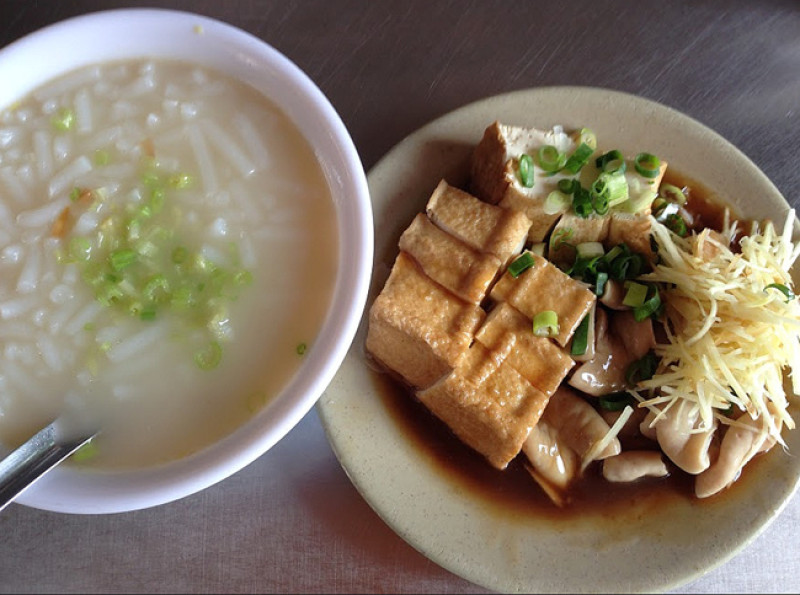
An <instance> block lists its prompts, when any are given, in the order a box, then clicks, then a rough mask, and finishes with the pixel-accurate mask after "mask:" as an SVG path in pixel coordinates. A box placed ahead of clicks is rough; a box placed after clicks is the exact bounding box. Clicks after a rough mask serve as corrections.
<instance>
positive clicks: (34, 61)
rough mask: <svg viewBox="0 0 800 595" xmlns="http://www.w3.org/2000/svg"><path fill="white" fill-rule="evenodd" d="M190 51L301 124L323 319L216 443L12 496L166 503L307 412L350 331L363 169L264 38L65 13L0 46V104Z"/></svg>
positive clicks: (213, 27) (362, 235)
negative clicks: (125, 64)
mask: <svg viewBox="0 0 800 595" xmlns="http://www.w3.org/2000/svg"><path fill="white" fill-rule="evenodd" d="M141 57H151V58H165V59H180V60H187V61H190V62H193V63H196V64H199V65H202V66H206V67H211V68H215V69H217V70H220V71H223V72H226V73H228V74H229V75H231V76H234V77H236V78H238V79H240V80H242V81H244V82H246V83H248V84H250V85H251V86H252V87H254V88H255V89H257V90H258V91H260V92H261V93H263V94H264V95H265V96H266V97H267V98H269V99H270V100H271V101H272V102H273V103H275V104H276V105H277V106H278V107H279V108H281V109H282V110H283V111H284V112H285V113H286V114H287V115H288V117H289V118H290V119H291V120H292V121H293V122H294V124H295V125H296V126H297V127H298V128H299V130H300V132H301V133H302V134H303V135H304V136H305V137H306V139H307V140H308V141H309V143H310V145H311V147H312V148H313V150H314V153H315V155H316V157H317V159H318V161H319V163H320V166H321V167H322V169H323V171H324V176H325V178H326V180H327V182H328V185H329V187H330V191H331V195H332V198H333V201H334V204H335V208H336V211H337V216H338V235H339V261H338V264H339V270H338V274H337V279H336V285H335V288H334V290H333V295H332V298H331V305H330V307H329V310H328V314H327V317H326V318H325V321H324V323H323V326H322V328H321V330H320V332H319V335H318V336H317V338H316V340H315V346H314V349H313V350H310V351H309V352H308V353H307V354H306V356H305V358H304V361H303V364H302V367H301V369H300V370H299V373H298V374H296V375H295V376H294V378H293V379H292V380H291V381H290V382H289V384H288V385H287V386H286V387H285V388H284V389H283V390H282V392H280V394H279V395H277V396H276V397H275V398H274V399H272V400H271V401H270V402H269V403H268V405H266V406H265V407H264V408H263V409H262V410H261V411H259V412H258V413H257V414H255V415H254V416H253V417H251V418H250V419H249V420H248V421H247V422H246V423H245V424H244V425H243V426H242V427H240V428H238V430H236V431H235V432H233V433H232V434H230V435H228V436H227V437H226V438H224V439H223V440H221V441H219V442H218V443H216V444H213V445H212V446H210V447H208V448H206V449H205V450H202V451H200V452H197V453H195V454H194V455H191V456H190V457H187V458H184V459H181V460H178V461H175V462H173V463H169V464H166V465H164V466H160V467H157V468H152V469H142V470H136V471H126V472H85V471H81V470H76V469H74V468H71V467H64V466H61V467H56V468H55V469H53V470H52V471H50V472H49V473H47V474H46V475H45V476H43V477H42V478H41V479H40V480H39V481H37V482H36V483H35V484H33V485H32V486H31V487H30V488H29V489H28V490H26V491H25V492H23V493H22V494H20V496H19V497H18V498H17V500H16V501H17V502H19V503H22V504H24V505H27V506H31V507H35V508H41V509H45V510H51V511H56V512H67V513H81V514H96V513H115V512H123V511H131V510H137V509H142V508H147V507H151V506H156V505H160V504H164V503H167V502H170V501H173V500H176V499H179V498H182V497H185V496H188V495H190V494H193V493H195V492H198V491H200V490H203V489H205V488H207V487H209V486H211V485H213V484H215V483H217V482H219V481H221V480H223V479H225V478H226V477H228V476H230V475H231V474H233V473H235V472H236V471H238V470H240V469H242V468H243V467H245V466H246V465H248V464H250V463H251V462H253V461H254V460H255V459H257V458H258V457H259V456H261V455H262V454H264V453H265V452H266V451H267V450H269V449H270V448H271V447H272V446H273V445H274V444H275V443H276V442H278V441H279V440H280V439H281V438H282V437H283V436H284V435H285V434H287V433H288V432H289V430H290V429H291V428H293V427H294V426H295V425H296V424H297V423H298V422H299V421H300V420H301V419H302V418H303V417H304V416H305V415H306V413H307V412H308V411H309V410H310V409H311V407H312V406H313V405H314V404H315V403H316V401H317V399H318V398H319V397H320V395H321V394H322V392H323V391H324V390H325V388H326V387H327V386H328V384H329V383H330V381H331V380H332V379H333V377H334V375H335V373H336V371H337V370H338V368H339V366H340V364H341V363H342V360H343V359H344V356H345V354H346V352H347V350H348V348H349V346H350V344H351V342H352V340H353V337H354V335H355V332H356V329H357V326H358V322H359V320H360V317H361V314H362V311H363V308H364V304H365V300H366V295H367V290H368V285H369V280H370V274H371V268H372V254H373V227H372V210H371V204H370V199H369V192H368V188H367V182H366V176H365V174H364V170H363V167H362V164H361V161H360V159H359V156H358V153H357V151H356V149H355V147H354V145H353V142H352V139H351V138H350V136H349V134H348V132H347V130H346V129H345V126H344V125H343V123H342V121H341V119H340V118H339V116H338V114H337V113H336V111H335V110H334V108H333V107H332V106H331V104H330V103H329V101H328V100H327V98H326V97H325V96H324V95H323V93H322V92H321V91H320V89H319V88H318V87H317V86H316V85H315V84H314V83H313V82H312V81H311V80H310V79H309V77H308V76H307V75H306V74H304V73H303V72H302V71H301V70H300V69H299V68H298V67H297V66H296V65H295V64H293V63H292V62H291V61H290V60H289V59H287V58H286V57H285V56H283V55H282V54H281V53H279V52H278V51H276V50H275V49H274V48H272V47H271V46H269V45H268V44H267V43H265V42H263V41H262V40H260V39H258V38H256V37H254V36H252V35H250V34H248V33H246V32H244V31H242V30H240V29H237V28H235V27H233V26H231V25H228V24H226V23H223V22H220V21H217V20H214V19H210V18H207V17H203V16H199V15H196V14H191V13H187V12H178V11H171V10H161V9H123V10H111V11H104V12H97V13H92V14H87V15H84V16H79V17H76V18H72V19H68V20H65V21H63V22H60V23H57V24H54V25H51V26H48V27H46V28H44V29H41V30H39V31H37V32H34V33H32V34H30V35H28V36H26V37H24V38H22V39H20V40H18V41H15V42H13V43H12V44H10V45H8V46H7V47H5V48H3V49H2V50H0V80H1V81H3V83H2V85H0V107H5V106H8V105H10V104H12V103H13V102H14V101H17V100H19V99H21V98H23V97H24V96H26V95H27V94H28V93H29V92H31V91H33V90H34V89H36V88H37V87H38V86H40V85H41V84H43V83H45V82H47V81H48V80H50V79H52V78H54V77H56V76H58V75H60V74H63V73H65V72H67V71H69V70H72V69H75V68H78V67H81V66H85V65H89V64H94V63H99V62H106V61H111V60H119V59H129V58H141Z"/></svg>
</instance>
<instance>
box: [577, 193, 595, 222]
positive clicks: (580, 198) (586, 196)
mask: <svg viewBox="0 0 800 595" xmlns="http://www.w3.org/2000/svg"><path fill="white" fill-rule="evenodd" d="M572 210H573V211H575V214H576V215H577V216H578V217H582V218H584V219H585V218H586V217H588V216H589V215H591V214H592V213H593V212H594V206H593V205H592V195H591V194H590V193H589V191H588V190H586V189H585V188H581V187H580V186H579V187H578V188H577V189H576V190H575V194H573V195H572Z"/></svg>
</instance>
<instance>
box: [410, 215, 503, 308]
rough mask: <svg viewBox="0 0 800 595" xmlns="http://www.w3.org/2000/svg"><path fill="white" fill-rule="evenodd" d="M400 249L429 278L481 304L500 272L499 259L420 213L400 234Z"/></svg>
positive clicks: (469, 300)
mask: <svg viewBox="0 0 800 595" xmlns="http://www.w3.org/2000/svg"><path fill="white" fill-rule="evenodd" d="M399 245H400V250H402V251H404V252H406V253H407V254H409V255H410V256H411V257H413V258H414V260H416V261H417V263H418V264H419V266H420V267H422V270H423V271H424V272H425V274H426V275H428V277H430V278H431V279H433V280H434V281H436V282H437V283H439V284H440V285H443V286H444V287H446V288H447V289H449V290H450V291H452V292H453V293H454V294H456V295H457V296H458V297H460V298H461V299H463V300H466V301H468V302H470V303H473V304H476V305H477V304H480V302H481V301H482V300H483V298H484V297H486V291H487V290H488V289H489V284H490V283H492V281H494V280H495V278H496V277H497V275H498V272H499V271H500V265H501V262H500V259H499V258H497V257H496V256H494V255H493V254H486V253H483V252H480V251H478V250H476V249H475V248H473V247H471V246H468V245H467V244H465V243H464V242H462V241H461V240H459V239H458V238H456V237H455V236H452V235H450V234H449V233H447V232H446V231H443V230H441V229H440V228H439V227H437V226H436V225H434V224H433V223H432V222H431V220H430V219H428V217H427V216H426V215H424V214H423V213H419V214H418V215H417V216H416V217H414V220H413V221H412V222H411V225H409V226H408V227H407V228H406V230H405V231H404V232H403V234H402V235H401V236H400V243H399Z"/></svg>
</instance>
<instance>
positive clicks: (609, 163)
mask: <svg viewBox="0 0 800 595" xmlns="http://www.w3.org/2000/svg"><path fill="white" fill-rule="evenodd" d="M594 163H595V166H597V169H599V170H600V171H602V172H607V173H611V172H615V171H619V172H621V173H625V169H626V168H627V165H626V164H625V157H624V156H623V155H622V153H621V152H620V151H619V150H618V149H612V150H611V151H609V152H608V153H604V154H603V155H600V157H598V158H597V159H595V162H594Z"/></svg>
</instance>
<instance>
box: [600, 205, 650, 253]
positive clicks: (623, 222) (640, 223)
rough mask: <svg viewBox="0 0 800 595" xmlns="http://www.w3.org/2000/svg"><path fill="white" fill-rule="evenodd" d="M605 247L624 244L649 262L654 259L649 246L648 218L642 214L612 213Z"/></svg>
mask: <svg viewBox="0 0 800 595" xmlns="http://www.w3.org/2000/svg"><path fill="white" fill-rule="evenodd" d="M609 219H610V220H609V225H608V236H607V237H606V241H605V244H606V247H607V248H609V249H610V248H612V247H613V246H616V245H617V244H621V243H625V244H627V245H628V247H629V248H630V249H631V250H633V251H634V252H638V253H639V254H641V255H642V256H645V257H646V258H647V259H649V260H650V261H651V262H652V261H653V260H654V259H655V254H654V253H653V247H652V246H651V245H650V217H649V216H648V215H643V214H632V213H612V215H611V217H610V218H609Z"/></svg>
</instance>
